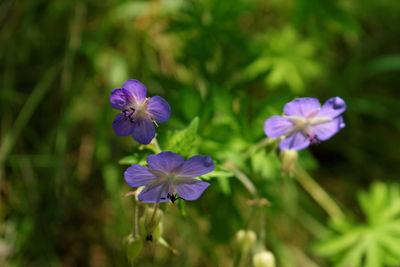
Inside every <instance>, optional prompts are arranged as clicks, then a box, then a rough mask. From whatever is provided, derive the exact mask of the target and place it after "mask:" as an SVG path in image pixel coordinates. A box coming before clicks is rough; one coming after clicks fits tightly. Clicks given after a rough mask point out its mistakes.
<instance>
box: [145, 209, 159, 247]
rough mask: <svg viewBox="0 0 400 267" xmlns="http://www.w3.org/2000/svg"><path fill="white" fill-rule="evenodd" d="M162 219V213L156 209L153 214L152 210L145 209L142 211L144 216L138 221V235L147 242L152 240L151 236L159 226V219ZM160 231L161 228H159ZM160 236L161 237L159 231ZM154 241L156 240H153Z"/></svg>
mask: <svg viewBox="0 0 400 267" xmlns="http://www.w3.org/2000/svg"><path fill="white" fill-rule="evenodd" d="M162 217H163V212H162V211H161V210H159V209H157V210H156V211H155V212H154V209H153V208H146V210H145V211H144V215H143V217H142V218H140V220H139V226H140V234H141V235H142V236H143V237H145V238H146V240H148V241H152V240H153V235H154V232H155V230H156V229H157V226H158V225H160V222H161V219H162ZM160 229H161V228H160ZM159 231H160V235H159V237H160V236H161V230H159ZM154 239H156V238H154Z"/></svg>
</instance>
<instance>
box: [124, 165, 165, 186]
mask: <svg viewBox="0 0 400 267" xmlns="http://www.w3.org/2000/svg"><path fill="white" fill-rule="evenodd" d="M124 177H125V181H126V182H127V184H128V185H129V186H130V187H136V186H144V185H148V184H151V183H154V182H155V181H157V180H158V179H160V178H159V177H157V176H156V175H154V173H152V172H150V171H149V169H148V168H146V167H143V166H141V165H138V164H132V165H131V166H130V167H129V168H128V169H126V171H125V173H124Z"/></svg>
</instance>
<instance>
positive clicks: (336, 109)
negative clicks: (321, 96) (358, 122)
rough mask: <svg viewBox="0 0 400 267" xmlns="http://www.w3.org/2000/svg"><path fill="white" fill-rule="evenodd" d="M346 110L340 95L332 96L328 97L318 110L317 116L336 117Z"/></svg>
mask: <svg viewBox="0 0 400 267" xmlns="http://www.w3.org/2000/svg"><path fill="white" fill-rule="evenodd" d="M345 110H346V103H345V102H344V100H343V99H341V98H340V97H338V96H336V97H332V98H330V99H328V100H327V101H326V102H325V103H324V104H323V105H322V107H321V110H320V111H319V112H318V114H317V116H318V117H329V118H336V117H337V116H339V115H340V114H342V113H343V112H344V111H345Z"/></svg>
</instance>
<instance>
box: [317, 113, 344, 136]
mask: <svg viewBox="0 0 400 267" xmlns="http://www.w3.org/2000/svg"><path fill="white" fill-rule="evenodd" d="M345 126H346V124H345V123H344V122H343V118H342V117H341V116H340V117H337V118H336V119H333V120H331V121H329V122H325V123H320V124H316V125H314V126H312V127H311V131H312V133H313V134H314V135H315V137H316V138H317V139H318V140H321V141H325V140H328V139H329V138H331V137H332V136H333V135H335V134H336V133H337V132H339V131H340V130H341V129H343V128H344V127H345Z"/></svg>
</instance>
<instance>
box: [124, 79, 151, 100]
mask: <svg viewBox="0 0 400 267" xmlns="http://www.w3.org/2000/svg"><path fill="white" fill-rule="evenodd" d="M122 88H124V89H126V90H128V91H129V92H130V93H131V94H132V95H133V97H134V98H135V100H136V102H137V103H142V102H143V101H145V100H146V92H147V89H146V86H144V85H143V84H142V83H141V82H139V81H138V80H134V79H130V80H127V81H126V82H125V83H124V84H123V85H122Z"/></svg>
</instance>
